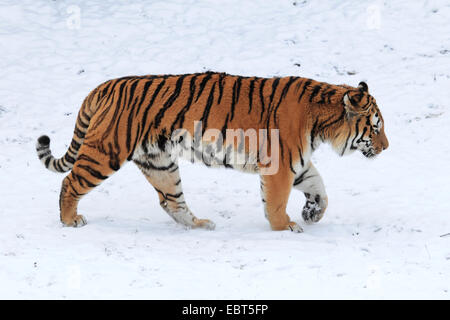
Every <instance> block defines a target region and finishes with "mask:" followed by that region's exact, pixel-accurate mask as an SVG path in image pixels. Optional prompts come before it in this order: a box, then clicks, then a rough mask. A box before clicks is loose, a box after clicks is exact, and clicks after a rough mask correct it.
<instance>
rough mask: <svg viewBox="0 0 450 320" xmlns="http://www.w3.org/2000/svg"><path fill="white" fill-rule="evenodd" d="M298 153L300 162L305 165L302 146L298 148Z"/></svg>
mask: <svg viewBox="0 0 450 320" xmlns="http://www.w3.org/2000/svg"><path fill="white" fill-rule="evenodd" d="M298 155H299V156H300V163H301V164H302V167H303V166H304V165H305V162H304V161H303V155H302V150H300V148H298Z"/></svg>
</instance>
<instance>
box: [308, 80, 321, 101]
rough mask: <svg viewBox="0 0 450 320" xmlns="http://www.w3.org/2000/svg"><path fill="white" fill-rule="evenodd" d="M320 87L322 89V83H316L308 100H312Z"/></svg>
mask: <svg viewBox="0 0 450 320" xmlns="http://www.w3.org/2000/svg"><path fill="white" fill-rule="evenodd" d="M320 89H322V85H321V84H318V85H316V86H315V87H314V89H313V91H312V93H311V95H310V96H309V102H312V100H313V99H314V97H315V96H316V95H317V94H318V93H319V91H320Z"/></svg>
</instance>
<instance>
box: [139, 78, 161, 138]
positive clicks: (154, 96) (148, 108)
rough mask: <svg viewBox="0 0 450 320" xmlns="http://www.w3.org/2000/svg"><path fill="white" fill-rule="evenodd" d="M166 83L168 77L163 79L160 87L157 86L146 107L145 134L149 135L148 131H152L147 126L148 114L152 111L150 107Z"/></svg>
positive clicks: (143, 122) (144, 115)
mask: <svg viewBox="0 0 450 320" xmlns="http://www.w3.org/2000/svg"><path fill="white" fill-rule="evenodd" d="M165 84H166V79H163V80H162V81H161V82H160V83H159V84H158V87H156V90H155V92H154V93H153V95H152V98H151V99H150V102H149V104H148V105H147V107H146V108H145V111H144V114H143V116H142V130H145V129H147V131H146V133H145V135H147V133H148V132H149V131H150V128H147V127H146V124H147V115H148V112H149V111H150V108H151V107H152V105H153V103H154V102H155V100H156V97H157V96H158V94H159V92H160V91H161V89H162V88H163V87H164V85H165Z"/></svg>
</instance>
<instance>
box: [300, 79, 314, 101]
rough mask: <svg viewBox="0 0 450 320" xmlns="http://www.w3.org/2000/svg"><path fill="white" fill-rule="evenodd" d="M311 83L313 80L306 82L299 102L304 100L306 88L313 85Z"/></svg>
mask: <svg viewBox="0 0 450 320" xmlns="http://www.w3.org/2000/svg"><path fill="white" fill-rule="evenodd" d="M311 82H312V80H306V81H305V85H304V86H303V89H302V93H300V96H299V97H298V100H297V102H300V100H302V97H303V95H304V94H305V92H306V88H307V87H308V86H309V85H310V84H311Z"/></svg>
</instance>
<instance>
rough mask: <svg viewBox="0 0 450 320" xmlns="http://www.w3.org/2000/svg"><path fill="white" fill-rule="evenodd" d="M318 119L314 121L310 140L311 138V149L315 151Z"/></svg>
mask: <svg viewBox="0 0 450 320" xmlns="http://www.w3.org/2000/svg"><path fill="white" fill-rule="evenodd" d="M317 121H318V119H316V121H315V122H314V125H313V127H312V129H311V135H310V140H311V150H312V151H314V138H315V135H316V127H317Z"/></svg>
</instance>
